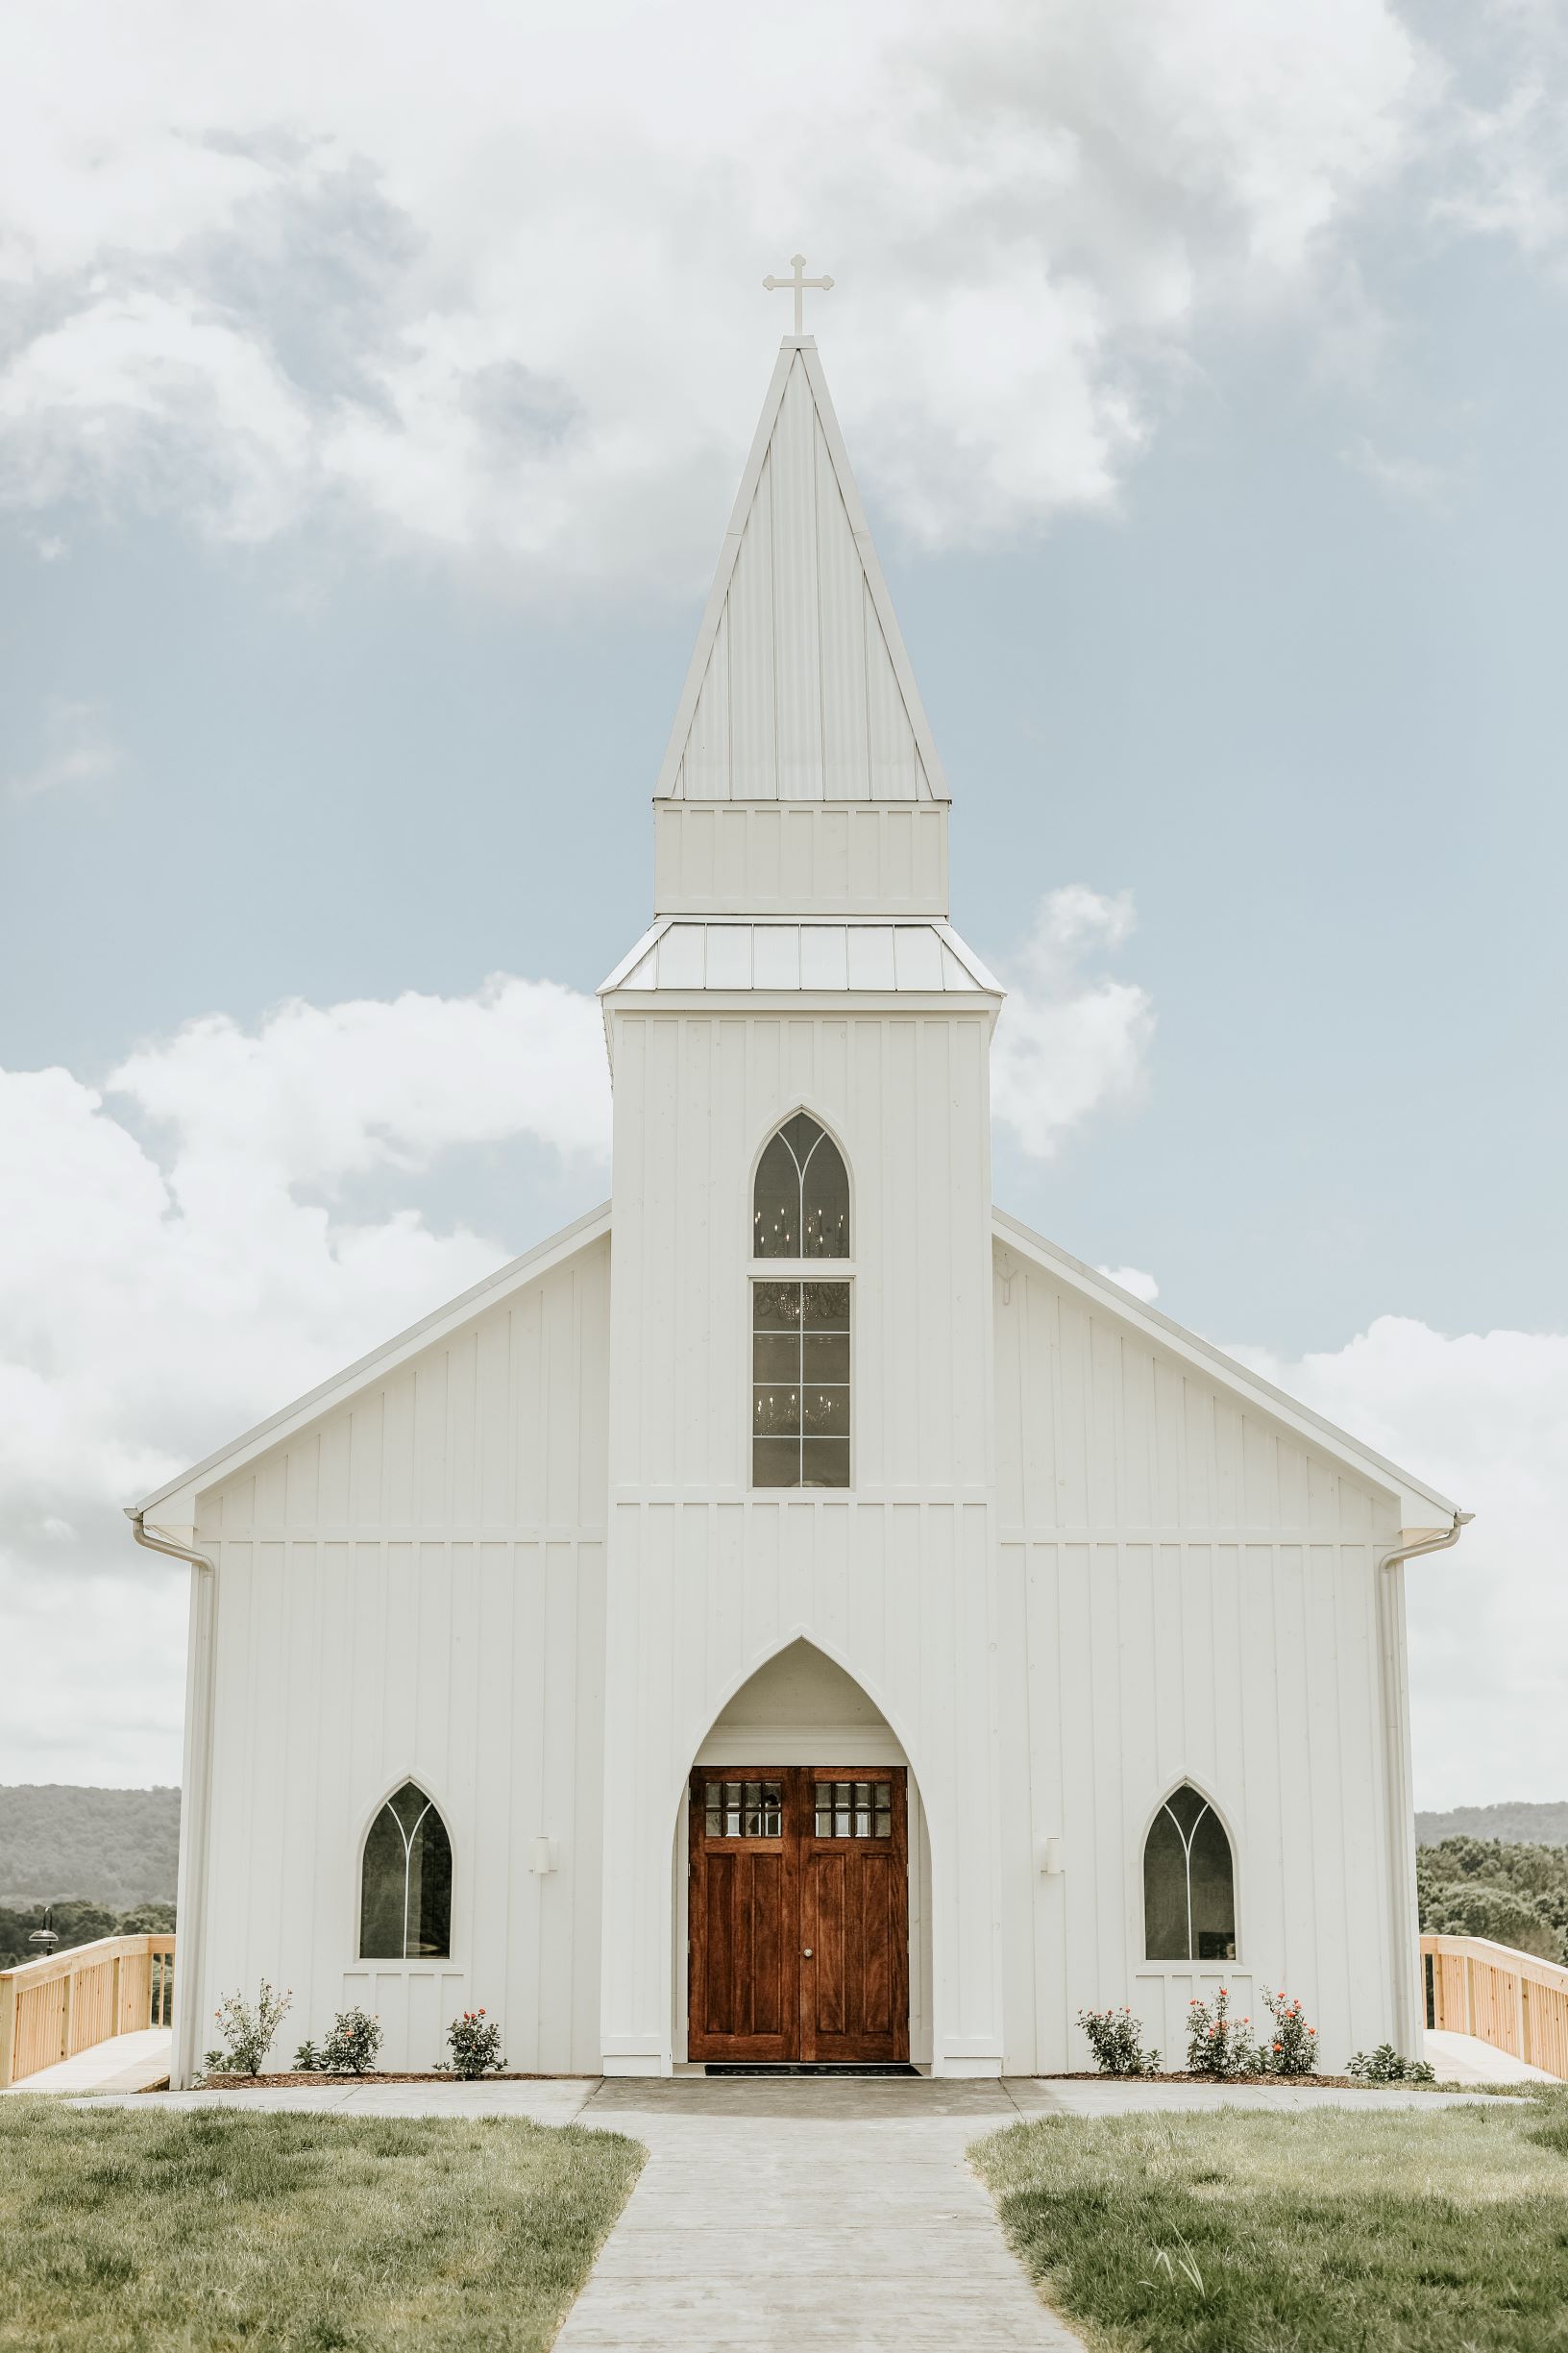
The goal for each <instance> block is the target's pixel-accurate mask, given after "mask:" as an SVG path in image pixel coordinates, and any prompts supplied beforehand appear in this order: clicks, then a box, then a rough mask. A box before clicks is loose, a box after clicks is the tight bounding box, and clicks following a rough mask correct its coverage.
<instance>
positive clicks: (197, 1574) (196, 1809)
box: [125, 1504, 218, 2092]
mask: <svg viewBox="0 0 1568 2353" xmlns="http://www.w3.org/2000/svg"><path fill="white" fill-rule="evenodd" d="M125 1516H126V1518H127V1519H128V1520H129V1521H130V1523H131V1533H132V1534H133V1535H134V1536H135V1540H136V1542H137V1543H138V1544H141V1545H144V1546H145V1547H146V1549H147V1551H148V1552H150V1553H162V1554H165V1555H166V1556H167V1557H168V1558H169V1559H171V1560H184V1561H188V1562H189V1564H190V1569H191V1588H190V1655H189V1666H188V1670H187V1674H186V1681H185V1755H184V1788H183V1790H182V1792H181V1803H180V1884H179V1889H178V1897H179V1901H178V1908H177V1910H176V1914H175V1936H176V1944H175V1969H174V2054H173V2065H172V2067H171V2068H170V2071H169V2079H170V2082H171V2084H172V2086H173V2088H174V2090H175V2091H177V2092H180V2091H184V2090H185V2089H186V2088H187V2087H188V2086H189V2085H190V2084H191V2083H192V2082H193V2081H194V2079H195V2076H196V2072H197V2064H196V2024H197V2013H198V2005H199V2003H200V2001H201V1998H202V1964H203V1960H204V1957H205V1948H206V1943H207V1847H208V1818H209V1813H210V1808H209V1805H208V1791H209V1786H210V1783H211V1778H212V1719H213V1708H214V1698H215V1692H216V1665H217V1611H218V1581H217V1573H216V1570H215V1569H214V1567H213V1564H212V1562H211V1560H210V1559H209V1558H208V1555H207V1554H206V1553H199V1552H196V1551H195V1550H194V1549H193V1548H192V1547H191V1546H190V1545H188V1544H180V1543H177V1542H176V1541H175V1539H174V1538H173V1537H172V1536H168V1535H163V1534H155V1533H154V1532H152V1530H150V1529H149V1528H148V1527H147V1525H146V1522H145V1519H144V1518H143V1515H142V1513H141V1511H140V1510H139V1509H138V1508H137V1507H135V1506H134V1505H130V1504H128V1505H127V1506H126V1509H125Z"/></svg>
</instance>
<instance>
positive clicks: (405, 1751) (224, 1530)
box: [198, 1238, 609, 2072]
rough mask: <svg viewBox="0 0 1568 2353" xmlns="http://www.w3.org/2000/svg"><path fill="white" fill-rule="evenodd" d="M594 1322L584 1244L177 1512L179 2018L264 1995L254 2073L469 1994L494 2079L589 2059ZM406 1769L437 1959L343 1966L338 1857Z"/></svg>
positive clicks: (597, 1707)
mask: <svg viewBox="0 0 1568 2353" xmlns="http://www.w3.org/2000/svg"><path fill="white" fill-rule="evenodd" d="M608 1327H609V1243H608V1241H607V1239H605V1238H599V1239H596V1240H595V1241H593V1242H591V1243H589V1244H588V1245H587V1246H586V1247H585V1248H584V1249H582V1250H581V1251H580V1252H578V1253H577V1254H576V1256H575V1257H573V1258H571V1259H569V1260H567V1261H566V1262H563V1263H562V1264H560V1265H558V1266H556V1267H554V1268H553V1269H552V1270H551V1271H550V1272H549V1273H547V1274H545V1275H543V1276H541V1277H540V1278H538V1279H537V1280H536V1281H534V1282H532V1283H529V1284H527V1285H526V1286H524V1287H520V1288H519V1289H517V1290H516V1291H514V1292H512V1293H511V1294H510V1295H509V1296H508V1297H507V1298H506V1299H504V1300H503V1301H502V1302H500V1303H498V1304H497V1305H496V1306H494V1307H492V1308H489V1309H487V1310H485V1311H483V1312H481V1313H479V1314H478V1315H476V1316H475V1318H474V1320H473V1321H472V1322H471V1323H468V1324H466V1325H464V1326H462V1327H461V1328H460V1329H459V1330H458V1331H456V1332H455V1333H453V1335H451V1336H449V1337H447V1338H444V1339H442V1340H441V1341H439V1342H438V1343H436V1344H435V1345H433V1346H431V1347H430V1348H429V1349H427V1350H425V1351H423V1352H422V1353H420V1354H419V1355H416V1356H414V1357H412V1358H410V1359H409V1360H407V1361H406V1362H404V1363H403V1364H401V1365H399V1366H398V1367H397V1368H396V1369H395V1370H393V1371H391V1372H389V1373H388V1374H387V1375H386V1376H385V1377H384V1379H380V1380H374V1379H373V1380H370V1381H367V1384H366V1385H365V1386H364V1388H362V1389H361V1390H360V1391H359V1392H358V1393H357V1394H355V1396H354V1397H353V1398H352V1399H351V1400H350V1401H349V1402H348V1403H347V1404H345V1405H343V1406H342V1407H340V1408H339V1409H336V1410H335V1411H331V1412H328V1413H326V1414H324V1416H323V1417H322V1419H321V1420H320V1421H319V1422H317V1423H315V1424H314V1425H312V1426H310V1427H309V1428H307V1429H306V1430H305V1431H303V1432H302V1433H300V1434H298V1435H296V1436H294V1437H292V1438H291V1439H289V1440H288V1441H287V1442H286V1443H282V1444H280V1445H279V1446H278V1447H277V1448H276V1449H275V1450H274V1451H273V1452H272V1453H270V1454H267V1455H263V1456H261V1457H260V1458H258V1459H257V1461H256V1462H255V1463H254V1464H253V1465H251V1466H249V1467H247V1469H246V1470H245V1471H244V1472H243V1474H241V1475H239V1476H237V1477H234V1478H232V1479H231V1480H229V1481H227V1482H226V1483H222V1484H220V1485H218V1486H216V1487H213V1488H212V1489H210V1490H208V1492H206V1493H204V1494H203V1495H202V1496H201V1498H200V1500H199V1507H198V1510H199V1518H198V1527H199V1538H198V1540H199V1542H200V1543H201V1544H202V1546H203V1548H204V1549H205V1550H207V1551H208V1552H209V1553H210V1555H211V1556H212V1558H213V1560H214V1562H215V1565H216V1574H217V1595H218V1603H217V1664H216V1708H215V1724H214V1752H213V1776H212V1785H211V1788H212V1795H211V1824H210V1843H209V1858H208V1872H209V1876H208V1935H207V1954H206V1969H205V1976H206V1980H207V1982H206V1986H205V1988H204V1995H205V2013H206V2015H207V2016H208V2017H210V2014H211V2012H212V2010H213V2009H214V2008H215V2006H216V2004H217V2001H218V1999H219V1998H220V1996H221V1995H222V1994H224V1993H227V1992H232V1991H233V1990H235V1989H236V1988H239V1989H242V1990H244V1991H245V1992H246V1993H247V1994H249V1995H251V1996H254V1994H255V1991H256V1981H257V1978H258V1977H259V1976H262V1975H265V1976H267V1977H270V1978H271V1979H272V1981H273V1983H274V1984H275V1985H281V1986H288V1987H291V1988H292V1989H293V1997H294V2000H293V2008H292V2010H291V2012H290V2015H289V2017H288V2019H287V2021H286V2022H285V2024H284V2027H283V2029H282V2035H281V2036H280V2041H279V2046H278V2047H277V2049H275V2052H274V2061H273V2063H274V2065H280V2064H283V2063H285V2062H286V2060H287V2057H288V2055H289V2052H290V2051H292V2049H293V2047H294V2045H295V2043H296V2042H298V2041H299V2040H300V2039H302V2038H303V2037H304V2036H306V2034H308V2035H311V2036H313V2037H314V2038H316V2039H318V2040H319V2039H320V2037H321V2035H322V2034H323V2032H324V2031H325V2030H326V2029H327V2028H328V2027H329V2026H330V2025H331V2020H332V2016H333V2014H334V2013H335V2012H336V2011H337V2010H339V2009H342V2008H345V2007H347V2006H349V2005H351V2004H353V2003H355V2002H358V2003H362V2004H363V2005H364V2007H365V2008H366V2009H368V2010H371V2011H373V2012H374V2013H375V2014H376V2015H377V2016H378V2017H379V2018H380V2022H381V2025H382V2027H383V2029H384V2032H385V2043H384V2046H383V2047H382V2050H381V2054H380V2064H381V2066H383V2067H386V2068H393V2069H397V2068H406V2067H413V2068H423V2067H429V2066H431V2065H433V2063H434V2062H435V2060H436V2059H437V2058H438V2057H440V2056H443V2055H444V2046H443V2035H444V2030H445V2027H446V2025H447V2023H448V2022H450V2021H451V2019H452V2018H453V2017H454V2016H455V2014H456V2013H457V2012H458V2011H459V2010H462V2009H465V2008H475V2007H478V2006H479V2005H481V2004H482V2005H483V2006H484V2007H485V2008H486V2009H487V2010H488V2012H489V2014H490V2016H491V2017H492V2018H494V2019H496V2020H497V2021H498V2022H500V2024H501V2026H502V2032H503V2034H504V2037H505V2051H506V2057H507V2059H508V2061H509V2062H510V2064H511V2065H512V2066H513V2067H514V2068H522V2069H526V2070H528V2069H538V2070H541V2071H546V2072H551V2071H576V2070H580V2069H590V2070H591V2069H594V2068H597V2066H598V2061H599V1965H600V1964H599V1934H600V1822H601V1817H602V1811H603V1797H602V1765H603V1659H604V1541H603V1538H604V1432H605V1419H606V1408H605V1396H606V1385H607V1350H608ZM405 1777H412V1778H413V1779H415V1780H417V1781H418V1782H419V1783H420V1784H421V1786H422V1787H423V1788H424V1789H425V1790H426V1791H427V1792H428V1793H429V1796H430V1797H432V1798H433V1799H434V1801H435V1802H436V1804H437V1805H438V1806H439V1807H440V1810H441V1813H442V1815H443V1817H444V1819H445V1821H446V1825H447V1828H448V1831H449V1833H450V1835H451V1839H452V1847H453V1936H452V1957H451V1959H450V1960H446V1961H433V1960H432V1961H419V1962H410V1963H389V1962H384V1961H374V1962H373V1961H361V1960H360V1959H359V1958H358V1946H357V1916H358V1898H359V1869H360V1850H361V1847H362V1844H363V1840H364V1835H365V1832H366V1830H367V1828H368V1826H369V1825H370V1822H371V1820H372V1819H373V1817H374V1815H375V1814H376V1812H377V1811H378V1809H379V1807H380V1804H381V1802H382V1801H383V1800H384V1799H385V1798H386V1797H387V1795H388V1794H389V1793H390V1791H391V1790H392V1789H394V1788H395V1787H397V1786H398V1785H399V1784H400V1783H401V1782H402V1781H403V1780H404V1778H405ZM539 1837H547V1838H550V1839H552V1840H553V1841H555V1842H556V1848H557V1854H558V1868H557V1869H556V1870H555V1871H554V1872H552V1873H550V1874H548V1875H536V1874H535V1873H534V1872H533V1870H532V1869H531V1868H530V1865H531V1863H532V1860H533V1845H534V1841H535V1840H536V1839H537V1838H539ZM284 2044H286V2045H287V2049H284V2048H283V2045H284Z"/></svg>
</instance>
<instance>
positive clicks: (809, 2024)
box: [687, 1765, 909, 2066]
mask: <svg viewBox="0 0 1568 2353" xmlns="http://www.w3.org/2000/svg"><path fill="white" fill-rule="evenodd" d="M690 1920H691V1928H690V1939H691V1942H690V1998H689V2004H688V2014H687V2056H688V2057H689V2058H691V2059H694V2060H725V2059H728V2060H735V2061H749V2062H751V2063H753V2064H755V2063H772V2064H773V2065H777V2066H785V2065H788V2064H790V2063H791V2062H796V2063H799V2062H804V2063H807V2064H813V2063H815V2064H818V2065H821V2064H823V2063H827V2064H831V2063H834V2062H837V2063H838V2064H839V2065H841V2066H849V2065H854V2064H856V2063H860V2064H863V2065H864V2064H866V2063H874V2062H877V2061H885V2062H890V2063H897V2062H900V2061H907V2060H908V2058H909V1826H908V1810H907V1791H906V1788H905V1776H904V1769H903V1767H902V1766H893V1765H877V1766H872V1767H870V1768H868V1767H867V1766H865V1765H860V1766H855V1767H847V1766H828V1765H820V1766H802V1765H790V1766H761V1765H759V1766H747V1767H746V1768H745V1769H744V1770H739V1769H737V1768H736V1767H734V1766H729V1765H726V1766H723V1767H719V1768H714V1767H708V1766H699V1767H698V1770H697V1772H696V1773H694V1774H693V1776H692V1795H691V1911H690Z"/></svg>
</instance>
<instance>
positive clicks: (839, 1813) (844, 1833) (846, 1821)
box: [816, 1781, 893, 1838]
mask: <svg viewBox="0 0 1568 2353" xmlns="http://www.w3.org/2000/svg"><path fill="white" fill-rule="evenodd" d="M816 1813H817V1835H818V1837H819V1838H891V1837H892V1835H893V1784H892V1782H891V1781H819V1782H818V1783H817V1788H816Z"/></svg>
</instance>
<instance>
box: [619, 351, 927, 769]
mask: <svg viewBox="0 0 1568 2353" xmlns="http://www.w3.org/2000/svg"><path fill="white" fill-rule="evenodd" d="M655 798H658V799H666V798H668V799H674V800H861V801H867V800H891V801H911V800H945V799H946V798H947V784H946V779H945V777H944V776H943V772H942V763H941V761H940V760H939V758H938V756H937V748H936V745H935V743H934V742H933V740H932V735H931V729H930V725H929V723H928V722H927V720H926V716H925V713H924V711H923V710H922V708H921V707H920V698H919V690H918V689H917V687H916V684H915V674H914V671H913V670H912V668H911V667H910V660H909V655H908V653H907V652H906V650H905V648H904V641H903V639H902V637H901V636H900V635H899V631H898V624H897V621H896V620H895V618H894V610H893V601H892V599H891V598H890V597H889V595H888V586H887V582H886V580H885V579H884V578H883V576H882V567H881V565H880V563H879V562H878V561H877V555H876V551H875V549H874V548H873V547H872V545H871V535H870V529H869V528H868V526H867V522H866V511H865V508H864V507H863V506H862V505H861V502H860V493H859V491H858V490H857V489H856V487H855V478H854V476H853V474H852V473H851V471H850V467H849V458H848V454H847V453H846V452H845V446H844V436H843V434H842V433H841V432H840V430H839V422H838V419H837V417H836V416H835V415H834V413H833V404H832V401H831V400H830V399H829V397H828V390H827V383H826V380H825V379H824V377H823V375H822V367H821V360H820V359H819V358H818V356H817V345H816V342H815V340H814V339H813V338H812V337H811V336H810V335H800V336H796V335H786V337H785V338H784V342H783V344H782V346H781V347H780V351H779V355H778V364H777V366H776V367H775V369H774V370H773V378H772V383H771V384H770V385H769V388H768V397H767V399H766V401H765V402H764V403H763V408H762V417H761V421H760V422H759V424H758V427H757V431H756V438H755V439H754V440H753V442H752V444H751V454H750V456H749V457H748V459H747V466H746V472H745V474H744V475H743V476H742V478H741V487H740V492H739V495H738V497H737V498H736V501H735V510H734V513H733V514H732V515H731V517H730V521H729V528H728V530H727V531H726V533H725V534H724V542H723V548H722V549H721V551H720V555H719V569H718V571H717V573H716V574H715V576H714V582H713V588H712V592H711V594H710V595H709V598H708V602H707V607H706V609H705V611H704V613H703V616H702V625H701V627H700V628H699V629H698V637H697V646H696V650H695V651H694V652H693V655H692V660H691V667H690V669H689V670H688V671H687V674H686V684H685V687H684V689H683V690H682V693H681V698H680V702H679V705H678V707H677V709H676V712H675V723H674V727H673V728H672V730H671V734H670V744H669V748H668V750H667V751H666V753H665V756H664V766H663V767H662V769H661V770H660V772H659V781H658V784H657V787H656V788H655Z"/></svg>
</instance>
